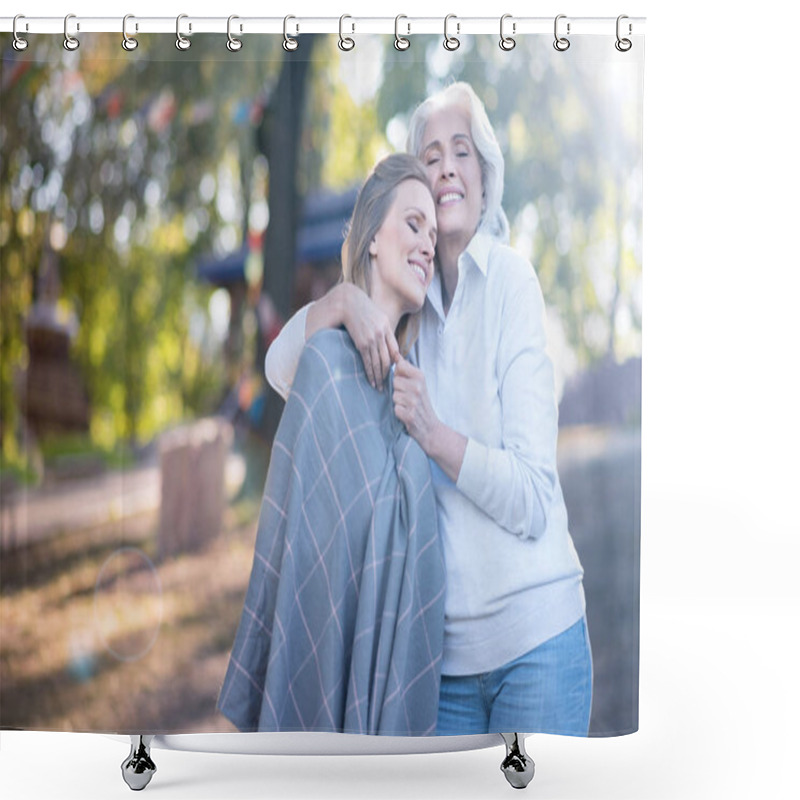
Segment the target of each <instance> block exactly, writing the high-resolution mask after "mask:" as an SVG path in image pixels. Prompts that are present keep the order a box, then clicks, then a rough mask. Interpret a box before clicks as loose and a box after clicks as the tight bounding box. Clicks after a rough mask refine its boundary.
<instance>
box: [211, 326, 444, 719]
mask: <svg viewBox="0 0 800 800" xmlns="http://www.w3.org/2000/svg"><path fill="white" fill-rule="evenodd" d="M436 519H437V515H436V500H435V495H434V491H433V487H432V485H431V473H430V467H429V464H428V460H427V457H426V456H425V454H424V453H423V452H422V450H421V449H420V447H419V446H418V445H417V443H416V442H414V441H413V440H412V439H411V438H410V437H409V436H408V434H407V433H406V432H405V430H404V428H403V426H402V424H401V423H400V422H399V421H398V420H397V418H396V417H395V416H394V410H393V406H392V403H391V391H388V392H386V391H384V392H376V391H374V390H373V389H372V388H371V387H370V386H369V384H368V382H367V380H366V376H365V375H364V372H363V366H362V364H361V358H360V356H359V355H358V352H357V351H356V350H355V347H354V346H353V343H352V341H351V340H350V337H349V336H348V335H347V334H346V333H345V332H344V331H323V332H321V333H318V334H316V335H315V336H314V337H312V339H311V340H310V341H309V342H308V344H307V345H306V348H305V350H304V351H303V356H302V358H301V360H300V365H299V367H298V370H297V375H296V377H295V381H294V385H293V387H292V393H291V395H290V396H289V399H288V401H287V404H286V408H285V410H284V412H283V417H282V418H281V423H280V426H279V429H278V433H277V435H276V438H275V443H274V447H273V451H272V461H271V463H270V468H269V474H268V476H267V484H266V488H265V491H264V498H263V501H262V506H261V516H260V518H259V523H258V537H257V541H256V549H255V558H254V561H253V570H252V574H251V577H250V584H249V587H248V590H247V596H246V599H245V604H244V610H243V611H242V617H241V621H240V623H239V629H238V632H237V634H236V640H235V643H234V646H233V651H232V653H231V658H230V663H229V665H228V671H227V675H226V677H225V682H224V684H223V687H222V691H221V693H220V697H219V709H220V710H221V711H222V713H223V714H225V716H227V717H228V718H229V719H230V720H231V721H232V722H233V723H234V724H235V725H236V727H237V728H239V730H241V731H335V732H343V733H367V734H388V735H432V734H434V733H435V728H436V716H437V709H438V700H439V679H440V671H441V662H442V642H443V635H444V587H445V572H444V559H443V555H442V548H441V543H440V540H439V537H438V533H437V523H436Z"/></svg>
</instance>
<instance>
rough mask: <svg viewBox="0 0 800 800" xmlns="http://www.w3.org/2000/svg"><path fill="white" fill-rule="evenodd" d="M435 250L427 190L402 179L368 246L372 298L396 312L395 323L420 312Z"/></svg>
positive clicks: (434, 223) (416, 182) (434, 227)
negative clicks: (402, 317) (409, 314)
mask: <svg viewBox="0 0 800 800" xmlns="http://www.w3.org/2000/svg"><path fill="white" fill-rule="evenodd" d="M435 248H436V212H435V211H434V207H433V198H432V197H431V193H430V190H429V189H428V187H427V186H425V184H423V183H421V182H420V181H418V180H414V179H408V180H405V181H403V182H402V183H401V184H399V185H398V187H397V189H396V190H395V196H394V199H393V201H392V204H391V206H390V207H389V211H388V212H387V214H386V217H385V218H384V220H383V222H382V223H381V227H380V228H379V229H378V232H377V233H376V234H375V238H374V239H373V240H372V242H371V243H370V246H369V253H370V258H371V261H372V288H371V291H370V295H371V296H372V299H373V300H374V301H375V302H376V303H377V304H378V305H379V306H381V307H385V308H386V310H390V309H391V311H392V312H393V313H396V314H397V318H398V320H399V317H400V316H402V315H403V314H408V313H413V312H416V311H419V310H420V308H422V304H423V303H424V302H425V294H426V292H427V290H428V286H429V285H430V282H431V280H432V279H433V253H434V250H435ZM395 324H396V323H395Z"/></svg>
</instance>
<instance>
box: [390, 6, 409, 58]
mask: <svg viewBox="0 0 800 800" xmlns="http://www.w3.org/2000/svg"><path fill="white" fill-rule="evenodd" d="M401 19H408V17H407V16H406V15H405V14H398V15H397V16H396V17H395V18H394V49H395V50H408V48H409V47H411V39H406V37H405V36H401V35H400V31H399V26H400V20H401ZM406 25H407V27H408V33H409V34H410V33H411V23H410V22H407V23H406Z"/></svg>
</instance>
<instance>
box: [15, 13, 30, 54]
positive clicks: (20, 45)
mask: <svg viewBox="0 0 800 800" xmlns="http://www.w3.org/2000/svg"><path fill="white" fill-rule="evenodd" d="M19 19H25V16H24V15H23V14H17V16H16V17H14V25H13V27H12V30H13V32H14V41H13V42H12V45H13V46H14V49H15V50H16V51H17V52H18V53H21V52H22V51H23V50H26V49H27V47H28V40H27V39H23V38H22V37H21V36H20V35H19V34H18V33H17V20H19ZM27 28H28V26H27V24H26V25H25V29H26V30H27Z"/></svg>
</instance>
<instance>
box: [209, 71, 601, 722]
mask: <svg viewBox="0 0 800 800" xmlns="http://www.w3.org/2000/svg"><path fill="white" fill-rule="evenodd" d="M406 149H407V151H408V154H407V155H406V154H403V155H401V154H398V155H392V156H388V157H387V158H385V159H383V160H382V161H380V162H379V163H378V164H377V165H376V166H375V167H374V169H373V171H372V173H371V174H370V175H369V177H368V178H367V180H366V182H365V183H364V185H363V187H362V188H361V191H360V193H359V196H358V199H357V201H356V205H355V209H354V211H353V216H352V220H351V223H350V226H349V229H348V232H347V236H346V238H345V241H344V244H343V247H342V280H341V282H340V283H339V284H338V285H337V286H335V287H334V288H333V289H332V290H331V291H330V292H328V294H327V295H325V296H324V297H322V298H321V299H319V300H317V301H315V302H313V303H311V304H309V305H307V306H305V307H304V308H302V309H300V311H298V312H297V313H296V314H295V315H294V317H292V319H291V320H289V322H288V323H287V324H286V326H285V327H284V329H283V331H282V332H281V334H280V336H279V337H278V338H277V339H276V340H275V341H274V342H273V344H272V346H271V347H270V350H269V352H268V353H267V358H266V372H267V378H268V380H269V382H270V384H271V385H272V386H273V387H274V388H275V389H276V391H278V392H279V393H280V394H281V395H282V396H283V397H284V398H285V399H286V407H285V409H284V413H283V417H282V419H281V423H280V426H279V429H278V433H277V435H276V438H275V442H274V445H273V450H272V456H271V462H270V468H269V473H268V476H267V483H266V487H265V491H264V496H263V501H262V507H261V514H260V518H259V524H258V535H257V541H256V550H255V555H254V559H253V568H252V573H251V577H250V583H249V586H248V590H247V596H246V599H245V604H244V609H243V611H242V616H241V620H240V623H239V628H238V631H237V633H236V639H235V642H234V645H233V651H232V653H231V658H230V663H229V666H228V672H227V675H226V677H225V681H224V684H223V686H222V690H221V692H220V696H219V708H220V710H221V711H222V712H223V713H224V714H225V715H226V716H227V717H228V718H229V719H230V720H231V721H232V722H233V723H234V724H235V725H236V726H237V728H239V729H240V730H242V731H306V730H312V731H313V730H316V731H337V732H345V733H368V734H386V735H415V736H419V735H456V734H478V733H494V732H497V733H500V732H510V731H518V732H526V733H534V732H548V733H561V734H569V735H576V736H585V735H586V734H587V733H588V729H589V717H590V711H591V701H592V657H591V649H590V644H589V637H588V630H587V626H586V603H585V598H584V591H583V570H582V567H581V564H580V561H579V559H578V556H577V553H576V551H575V548H574V546H573V543H572V539H571V537H570V534H569V530H568V524H567V512H566V507H565V504H564V498H563V495H562V491H561V484H560V481H559V477H558V472H557V468H556V443H557V435H558V409H557V405H556V397H555V386H554V377H553V368H552V365H551V363H550V360H549V358H548V356H547V354H546V352H545V331H544V312H545V308H544V301H543V298H542V292H541V289H540V287H539V282H538V280H537V277H536V273H535V271H534V269H533V267H532V266H531V264H530V263H529V262H528V261H527V260H526V259H525V258H524V257H522V256H521V255H520V254H519V253H517V252H516V251H515V250H514V249H512V248H511V247H510V246H509V244H508V239H509V225H508V221H507V218H506V215H505V213H504V212H503V209H502V205H501V203H502V196H503V181H504V161H503V155H502V152H501V149H500V146H499V144H498V142H497V138H496V136H495V133H494V130H493V129H492V126H491V123H490V122H489V119H488V116H487V113H486V110H485V109H484V106H483V104H482V103H481V101H480V99H479V98H478V97H477V96H476V94H475V92H474V91H473V90H472V88H471V87H470V86H469V85H468V84H466V83H454V84H452V85H450V86H448V87H447V88H446V89H444V90H442V91H441V92H439V93H437V94H435V95H432V96H431V97H429V98H427V99H426V100H425V101H424V102H423V103H422V104H421V105H419V106H418V107H417V109H416V110H415V112H414V114H413V116H412V118H411V121H410V124H409V134H408V142H407V147H406Z"/></svg>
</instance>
